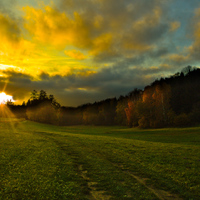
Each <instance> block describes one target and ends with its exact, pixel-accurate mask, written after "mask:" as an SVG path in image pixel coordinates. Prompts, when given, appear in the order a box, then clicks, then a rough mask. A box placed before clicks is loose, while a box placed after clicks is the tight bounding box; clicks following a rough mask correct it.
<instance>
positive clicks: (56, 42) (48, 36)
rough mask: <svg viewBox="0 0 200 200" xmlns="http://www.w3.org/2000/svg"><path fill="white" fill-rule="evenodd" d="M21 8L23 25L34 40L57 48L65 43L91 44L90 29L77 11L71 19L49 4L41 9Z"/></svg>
mask: <svg viewBox="0 0 200 200" xmlns="http://www.w3.org/2000/svg"><path fill="white" fill-rule="evenodd" d="M23 10H24V11H25V17H24V18H25V25H24V27H25V28H26V29H27V30H28V31H29V33H30V34H31V35H32V36H33V38H34V39H35V40H37V41H40V42H42V43H46V44H52V45H53V46H56V47H58V48H65V46H67V45H75V46H77V47H80V48H87V47H88V46H89V45H90V44H91V39H90V31H89V30H90V29H89V27H87V25H86V24H85V23H84V21H83V20H82V19H81V17H80V15H79V14H78V13H74V16H73V19H71V18H69V17H68V16H67V15H66V14H65V13H61V12H59V11H58V10H57V9H54V8H51V7H50V6H45V7H44V8H43V9H35V8H32V7H29V6H26V7H24V8H23Z"/></svg>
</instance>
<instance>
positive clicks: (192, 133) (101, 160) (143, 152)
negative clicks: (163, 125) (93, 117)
mask: <svg viewBox="0 0 200 200" xmlns="http://www.w3.org/2000/svg"><path fill="white" fill-rule="evenodd" d="M199 169H200V127H193V128H178V129H175V128H170V129H148V130H146V129H137V128H126V127H115V126H113V127H98V126H73V127H72V126H65V127H64V126H63V127H59V126H53V125H47V124H40V123H36V122H31V121H27V120H16V119H15V120H8V119H1V120H0V180H1V181H0V199H1V200H8V199H9V200H10V199H12V200H22V199H37V200H38V199H42V200H47V199H51V200H53V199H69V200H71V199H73V200H76V199H77V200H79V199H80V200H84V199H85V200H86V199H89V200H92V199H96V200H100V199H105V200H107V199H108V200H109V199H110V200H112V199H120V200H121V199H131V200H132V199H136V200H140V199H143V200H144V199H152V200H156V199H161V200H162V199H166V200H170V199H188V200H197V199H200V172H199Z"/></svg>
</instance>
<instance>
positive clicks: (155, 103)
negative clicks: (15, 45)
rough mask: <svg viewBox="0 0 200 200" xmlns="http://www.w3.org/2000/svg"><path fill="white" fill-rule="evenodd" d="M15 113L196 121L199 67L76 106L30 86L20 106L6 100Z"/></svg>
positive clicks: (64, 119) (99, 120)
mask: <svg viewBox="0 0 200 200" xmlns="http://www.w3.org/2000/svg"><path fill="white" fill-rule="evenodd" d="M8 106H9V108H10V109H11V110H12V112H14V114H15V115H16V116H17V117H25V118H27V119H29V120H32V121H37V122H42V123H49V124H56V125H62V126H64V125H109V126H110V125H123V126H130V127H140V128H161V127H182V126H193V125H197V124H199V123H200V69H198V68H194V67H191V66H188V67H186V68H184V69H183V70H182V72H178V73H176V74H174V75H172V76H170V77H166V78H161V79H160V80H155V81H154V82H153V83H151V84H150V85H148V86H146V87H145V88H144V89H143V90H140V89H137V88H136V89H134V90H133V91H131V92H130V93H129V94H127V95H125V96H120V97H119V98H118V99H117V98H109V99H105V100H103V101H99V102H95V103H88V104H84V105H81V106H78V107H66V106H61V105H60V104H59V103H58V102H57V101H56V99H55V97H54V96H53V95H47V93H46V92H45V91H44V90H41V91H40V92H37V91H36V90H33V91H32V93H31V96H30V99H29V100H28V101H27V102H24V103H23V104H22V105H21V106H16V105H14V104H13V103H10V104H9V103H8Z"/></svg>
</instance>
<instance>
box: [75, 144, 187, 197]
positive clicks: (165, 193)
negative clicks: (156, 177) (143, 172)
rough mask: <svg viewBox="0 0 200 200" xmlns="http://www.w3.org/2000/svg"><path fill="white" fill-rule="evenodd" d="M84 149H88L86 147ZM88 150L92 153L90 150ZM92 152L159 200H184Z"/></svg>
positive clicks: (94, 151)
mask: <svg viewBox="0 0 200 200" xmlns="http://www.w3.org/2000/svg"><path fill="white" fill-rule="evenodd" d="M76 143H78V144H79V145H83V143H81V142H77V141H76ZM84 148H88V147H87V146H85V145H84ZM88 150H90V151H91V149H90V148H88ZM92 150H93V153H95V154H96V155H97V156H98V157H103V158H104V160H106V161H107V162H110V163H111V164H112V165H113V166H114V167H115V168H117V169H119V170H120V171H121V172H123V173H125V174H127V175H129V176H131V177H133V178H134V179H135V180H137V182H138V183H140V184H141V185H143V186H144V187H145V188H146V189H148V190H149V191H150V192H151V193H153V194H154V195H155V196H156V197H157V198H158V199H159V200H183V199H182V198H180V197H179V196H178V195H176V194H171V193H170V192H169V191H166V190H161V189H157V188H155V187H154V186H153V185H147V183H146V180H149V178H142V177H139V176H136V175H134V174H133V173H131V172H130V171H125V170H124V167H123V165H119V164H116V163H113V162H111V161H110V160H109V159H108V158H107V157H106V156H103V155H102V154H101V153H100V152H98V151H96V150H95V149H92Z"/></svg>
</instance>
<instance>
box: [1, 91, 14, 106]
mask: <svg viewBox="0 0 200 200" xmlns="http://www.w3.org/2000/svg"><path fill="white" fill-rule="evenodd" d="M8 101H12V102H13V101H14V100H13V97H12V96H10V95H7V94H6V93H5V92H1V93H0V104H1V105H2V104H6V103H7V102H8Z"/></svg>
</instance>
